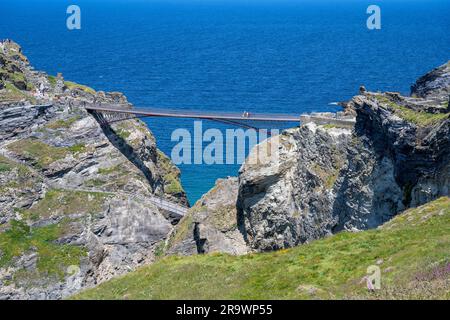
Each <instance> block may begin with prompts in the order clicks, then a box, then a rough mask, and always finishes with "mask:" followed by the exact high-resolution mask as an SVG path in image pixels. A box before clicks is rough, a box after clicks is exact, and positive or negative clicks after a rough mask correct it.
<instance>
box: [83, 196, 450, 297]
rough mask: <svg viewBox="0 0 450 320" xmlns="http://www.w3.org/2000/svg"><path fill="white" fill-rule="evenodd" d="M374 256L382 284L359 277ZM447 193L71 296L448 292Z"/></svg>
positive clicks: (152, 268)
mask: <svg viewBox="0 0 450 320" xmlns="http://www.w3.org/2000/svg"><path fill="white" fill-rule="evenodd" d="M377 262H378V264H379V265H380V268H381V270H382V280H381V281H382V289H381V290H379V291H377V292H376V293H369V292H367V289H365V286H364V283H363V282H362V281H361V279H362V278H363V277H364V276H365V275H366V270H367V267H368V266H370V265H374V264H376V263H377ZM449 263H450V199H449V198H441V199H439V200H436V201H434V202H432V203H429V204H427V205H425V206H422V207H420V208H417V209H413V210H409V211H407V212H406V213H404V214H402V215H400V216H398V217H396V218H395V219H393V220H392V221H390V222H389V223H387V224H385V225H384V226H383V227H382V228H379V229H376V230H369V231H364V232H359V233H347V232H343V233H340V234H337V235H334V236H332V237H329V238H327V239H322V240H318V241H314V242H312V243H310V244H307V245H303V246H299V247H296V248H293V249H289V250H282V251H277V252H271V253H258V254H250V255H246V256H241V257H234V256H229V255H218V254H214V255H203V256H191V257H168V258H164V259H162V260H160V261H158V262H156V263H154V264H152V265H149V266H146V267H143V268H141V269H139V270H138V271H136V272H133V273H130V274H127V275H125V276H122V277H119V278H116V279H113V280H111V281H109V282H106V283H104V284H101V285H99V286H98V287H96V288H93V289H90V290H87V291H85V292H83V293H81V294H79V295H77V296H75V299H298V298H444V299H448V298H450V293H449V292H448V285H449V276H450V270H449Z"/></svg>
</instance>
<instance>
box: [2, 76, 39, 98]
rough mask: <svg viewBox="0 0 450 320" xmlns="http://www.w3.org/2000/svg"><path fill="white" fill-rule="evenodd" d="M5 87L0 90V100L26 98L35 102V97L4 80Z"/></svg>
mask: <svg viewBox="0 0 450 320" xmlns="http://www.w3.org/2000/svg"><path fill="white" fill-rule="evenodd" d="M4 84H5V88H4V89H2V90H0V101H20V100H27V101H30V102H32V103H36V98H34V97H33V96H31V95H29V94H27V93H25V92H23V91H21V90H19V89H18V88H16V86H14V85H13V84H12V83H10V82H8V81H4Z"/></svg>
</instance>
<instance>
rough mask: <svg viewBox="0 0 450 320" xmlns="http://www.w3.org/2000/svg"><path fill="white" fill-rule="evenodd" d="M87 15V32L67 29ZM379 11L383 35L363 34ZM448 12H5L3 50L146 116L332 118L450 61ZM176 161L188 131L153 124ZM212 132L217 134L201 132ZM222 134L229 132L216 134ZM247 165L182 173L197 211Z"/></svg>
mask: <svg viewBox="0 0 450 320" xmlns="http://www.w3.org/2000/svg"><path fill="white" fill-rule="evenodd" d="M70 4H77V5H79V6H80V8H81V17H82V25H81V27H82V29H81V30H75V31H69V30H68V29H67V28H66V18H67V14H66V9H67V7H68V5H70ZM370 4H377V5H379V6H380V8H381V18H382V20H381V21H382V28H381V30H373V31H370V30H368V29H367V27H366V19H367V17H368V15H367V14H366V9H367V7H368V6H369V5H370ZM449 17H450V1H448V0H416V1H406V0H405V1H400V0H389V1H378V0H371V1H365V0H347V1H345V0H340V1H339V0H336V1H331V0H328V1H320V0H319V1H317V0H315V1H312V0H311V1H301V0H298V1H295V0H292V1H283V0H273V1H264V0H254V1H248V0H247V1H218V0H204V1H189V0H185V1H183V0H178V1H177V0H170V1H151V0H147V1H145V0H140V1H139V0H126V1H125V0H116V1H114V0H104V1H100V0H81V1H79V0H71V1H65V0H54V1H50V0H43V1H31V0H28V1H25V0H1V1H0V38H11V39H13V40H15V41H17V42H19V43H20V44H21V45H22V47H23V48H24V51H25V54H26V55H27V56H28V57H29V59H30V60H31V62H32V64H33V65H34V66H35V67H36V69H38V70H45V71H46V72H48V73H50V74H56V73H57V72H62V73H63V75H64V77H65V78H66V79H67V80H72V81H76V82H79V83H83V84H87V85H89V86H91V87H93V88H95V89H97V90H105V91H121V92H124V93H125V94H126V95H127V97H128V99H129V100H130V102H132V103H133V104H134V105H136V106H138V107H140V106H142V107H144V106H153V107H169V108H178V109H195V110H198V109H202V110H209V111H211V110H220V111H237V112H242V111H243V110H247V111H250V112H272V113H274V112H280V113H294V114H300V113H303V112H308V111H335V110H337V107H336V106H334V105H330V103H331V102H335V101H342V100H346V99H349V98H350V97H352V96H353V95H355V94H356V93H357V91H358V88H359V86H360V85H361V84H364V85H365V86H366V87H367V88H368V89H370V90H383V91H384V90H392V91H400V92H402V93H408V92H409V88H410V85H411V84H412V83H413V82H414V80H415V79H416V78H417V77H418V76H420V75H422V74H423V73H424V72H426V71H428V70H430V69H432V68H433V67H436V66H438V65H441V64H442V63H444V62H446V61H448V60H449V59H450V18H449ZM147 123H148V126H149V128H150V129H151V130H152V131H153V133H154V134H155V136H156V138H157V140H158V146H159V147H160V149H162V150H163V151H164V152H166V153H167V154H170V153H171V150H172V147H173V146H174V145H175V144H176V142H171V141H170V136H171V133H172V131H173V130H174V129H177V128H186V129H189V130H191V129H192V127H193V122H192V121H190V120H174V119H171V120H167V119H150V120H147ZM203 125H204V127H206V128H209V127H217V126H218V125H217V124H214V123H204V124H203ZM218 127H219V128H221V129H223V128H224V127H223V126H218ZM238 169H239V166H238V165H182V166H181V170H182V181H183V184H184V187H185V189H186V191H187V193H188V196H189V199H190V201H191V202H192V203H193V202H194V201H195V200H197V199H198V198H199V197H200V196H201V195H202V194H203V193H205V192H206V191H207V190H209V189H210V188H211V187H212V186H213V184H214V182H215V180H216V179H217V178H220V177H226V176H233V175H236V174H237V171H238Z"/></svg>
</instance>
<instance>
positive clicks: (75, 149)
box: [67, 143, 87, 154]
mask: <svg viewBox="0 0 450 320" xmlns="http://www.w3.org/2000/svg"><path fill="white" fill-rule="evenodd" d="M67 149H68V150H69V151H70V152H72V153H74V154H77V153H83V152H86V150H87V148H86V145H84V144H82V143H77V144H74V145H73V146H70V147H68V148H67Z"/></svg>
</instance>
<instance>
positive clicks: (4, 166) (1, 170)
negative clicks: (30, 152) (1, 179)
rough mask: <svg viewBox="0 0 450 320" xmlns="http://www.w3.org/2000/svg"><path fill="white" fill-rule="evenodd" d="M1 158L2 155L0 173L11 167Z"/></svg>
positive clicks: (9, 169)
mask: <svg viewBox="0 0 450 320" xmlns="http://www.w3.org/2000/svg"><path fill="white" fill-rule="evenodd" d="M3 159H4V158H3V157H0V173H1V172H8V171H11V170H12V168H13V167H12V166H11V164H10V163H8V162H4V161H3Z"/></svg>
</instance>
